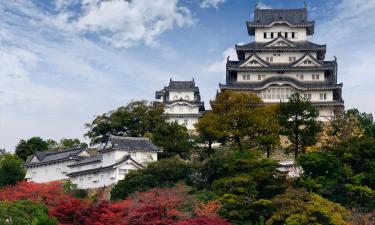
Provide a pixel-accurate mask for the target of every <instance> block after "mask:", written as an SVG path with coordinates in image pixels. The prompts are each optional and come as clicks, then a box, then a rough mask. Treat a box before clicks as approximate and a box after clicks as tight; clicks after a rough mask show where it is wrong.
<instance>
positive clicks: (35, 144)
mask: <svg viewBox="0 0 375 225" xmlns="http://www.w3.org/2000/svg"><path fill="white" fill-rule="evenodd" d="M48 147H49V146H48V143H47V142H46V141H44V140H43V139H42V138H40V137H32V138H30V139H29V140H26V141H25V140H21V141H20V142H19V143H18V145H17V146H16V155H17V156H18V157H20V158H21V159H22V160H23V161H25V160H26V159H27V157H28V156H30V155H33V154H34V153H35V152H37V151H39V152H43V151H46V150H48Z"/></svg>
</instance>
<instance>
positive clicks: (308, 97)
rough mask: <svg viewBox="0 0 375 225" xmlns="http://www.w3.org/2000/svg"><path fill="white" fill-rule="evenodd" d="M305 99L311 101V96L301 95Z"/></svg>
mask: <svg viewBox="0 0 375 225" xmlns="http://www.w3.org/2000/svg"><path fill="white" fill-rule="evenodd" d="M303 97H304V98H305V99H308V100H311V94H303Z"/></svg>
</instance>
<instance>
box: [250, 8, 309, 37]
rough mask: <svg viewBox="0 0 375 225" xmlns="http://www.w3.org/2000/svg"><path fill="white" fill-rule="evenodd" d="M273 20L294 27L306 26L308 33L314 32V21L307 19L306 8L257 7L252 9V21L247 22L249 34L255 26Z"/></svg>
mask: <svg viewBox="0 0 375 225" xmlns="http://www.w3.org/2000/svg"><path fill="white" fill-rule="evenodd" d="M274 22H286V23H288V24H290V25H292V26H295V27H307V28H308V29H307V30H308V34H309V35H311V34H313V33H314V24H315V23H314V22H313V21H309V20H308V13H307V8H302V9H259V8H256V9H255V11H254V21H251V22H248V29H249V34H250V35H254V31H255V29H254V28H255V27H265V26H269V25H271V24H272V23H274Z"/></svg>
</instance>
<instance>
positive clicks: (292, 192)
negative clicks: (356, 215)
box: [266, 189, 350, 225]
mask: <svg viewBox="0 0 375 225" xmlns="http://www.w3.org/2000/svg"><path fill="white" fill-rule="evenodd" d="M269 209H270V210H271V211H272V213H271V215H272V216H271V217H270V218H267V221H266V224H267V225H274V224H286V225H294V224H306V225H307V224H327V225H345V224H347V220H348V218H349V216H350V213H349V212H348V211H347V210H346V209H345V208H344V207H342V206H341V205H340V204H337V203H334V202H331V201H329V200H327V199H324V198H322V197H320V196H319V195H317V194H310V193H308V192H306V191H305V190H303V189H288V190H287V191H286V192H285V193H284V194H281V195H277V196H275V197H274V198H272V199H271V205H270V206H269Z"/></svg>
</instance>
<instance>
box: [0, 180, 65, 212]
mask: <svg viewBox="0 0 375 225" xmlns="http://www.w3.org/2000/svg"><path fill="white" fill-rule="evenodd" d="M71 198H72V197H71V196H70V195H68V194H66V193H64V188H63V185H62V183H61V182H51V183H44V184H37V183H33V182H27V181H22V182H19V183H17V185H15V186H7V187H4V188H2V189H0V201H1V200H7V201H20V200H27V201H32V202H38V203H43V204H45V205H47V206H48V207H49V208H53V207H56V206H58V205H60V203H61V202H62V201H67V200H69V199H71Z"/></svg>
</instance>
